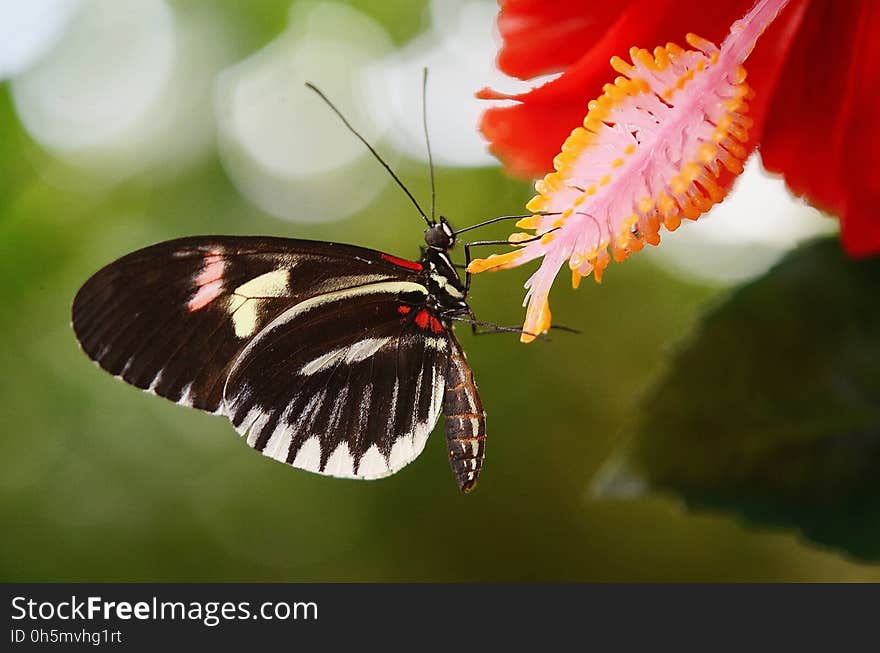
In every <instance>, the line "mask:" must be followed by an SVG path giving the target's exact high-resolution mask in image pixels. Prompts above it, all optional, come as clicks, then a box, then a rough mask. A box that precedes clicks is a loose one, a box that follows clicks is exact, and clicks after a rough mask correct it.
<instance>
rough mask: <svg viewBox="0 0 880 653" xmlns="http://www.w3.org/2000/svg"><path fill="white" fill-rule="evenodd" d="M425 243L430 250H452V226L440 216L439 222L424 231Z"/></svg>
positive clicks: (453, 242)
mask: <svg viewBox="0 0 880 653" xmlns="http://www.w3.org/2000/svg"><path fill="white" fill-rule="evenodd" d="M425 243H427V245H428V247H430V248H431V249H439V250H442V251H446V250H448V249H452V248H453V247H454V246H455V231H453V230H452V225H450V224H449V221H448V220H447V219H446V218H445V217H443V216H442V215H441V216H440V222H438V223H437V224H435V225H432V226H430V227H428V228H427V229H426V230H425Z"/></svg>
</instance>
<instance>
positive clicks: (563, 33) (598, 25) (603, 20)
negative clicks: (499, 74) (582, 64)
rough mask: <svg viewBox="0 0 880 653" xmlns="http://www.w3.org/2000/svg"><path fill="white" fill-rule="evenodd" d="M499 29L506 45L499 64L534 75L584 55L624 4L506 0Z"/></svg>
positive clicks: (512, 71)
mask: <svg viewBox="0 0 880 653" xmlns="http://www.w3.org/2000/svg"><path fill="white" fill-rule="evenodd" d="M499 4H500V5H501V11H500V12H499V14H498V31H499V32H500V33H501V38H503V39H504V46H503V47H502V48H501V51H500V52H499V53H498V67H499V68H500V69H501V70H503V71H504V72H506V73H507V74H508V75H512V76H513V77H519V78H521V79H528V78H530V77H536V76H538V75H543V74H545V73H553V72H558V71H560V70H564V69H565V68H567V67H568V66H570V65H571V64H573V63H574V62H575V61H577V60H578V59H580V58H581V56H582V55H583V54H584V44H585V43H593V42H595V41H598V40H599V39H601V38H602V34H603V32H604V31H605V29H606V27H607V26H608V25H609V24H610V23H612V22H613V21H614V18H615V16H616V14H617V13H618V11H619V9H618V7H617V6H615V3H613V2H595V0H569V1H568V2H547V0H501V1H500V3H499Z"/></svg>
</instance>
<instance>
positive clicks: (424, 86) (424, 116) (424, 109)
mask: <svg viewBox="0 0 880 653" xmlns="http://www.w3.org/2000/svg"><path fill="white" fill-rule="evenodd" d="M422 129H424V131H425V145H426V146H427V147H428V171H429V172H430V173H431V222H432V223H434V224H437V219H436V217H435V213H434V210H435V206H436V203H437V192H436V188H435V186H434V158H433V157H432V156H431V138H430V137H429V136H428V69H427V68H422Z"/></svg>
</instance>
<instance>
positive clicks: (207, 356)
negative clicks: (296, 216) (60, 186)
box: [73, 236, 421, 412]
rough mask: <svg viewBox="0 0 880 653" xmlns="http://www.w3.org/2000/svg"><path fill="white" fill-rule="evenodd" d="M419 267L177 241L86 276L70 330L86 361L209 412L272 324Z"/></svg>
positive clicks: (308, 250) (260, 243)
mask: <svg viewBox="0 0 880 653" xmlns="http://www.w3.org/2000/svg"><path fill="white" fill-rule="evenodd" d="M420 269H421V266H420V265H419V264H418V263H414V262H410V261H405V260H401V259H396V258H395V257H391V256H388V255H386V254H382V253H380V252H376V251H373V250H369V249H364V248H360V247H354V246H350V245H337V244H333V243H322V242H315V241H302V240H291V239H284V238H264V237H234V236H207V237H194V238H183V239H179V240H172V241H167V242H164V243H159V244H157V245H153V246H151V247H147V248H145V249H142V250H138V251H136V252H133V253H131V254H129V255H127V256H124V257H123V258H121V259H119V260H117V261H115V262H113V263H111V264H109V265H107V266H106V267H104V268H103V269H101V270H100V271H98V272H97V273H96V274H95V275H93V276H92V277H91V278H90V279H89V280H88V281H87V282H86V283H85V284H84V285H83V287H82V288H81V289H80V291H79V292H78V293H77V296H76V299H75V300H74V304H73V327H74V330H75V331H76V334H77V338H78V339H79V341H80V344H81V345H82V347H83V349H84V350H85V352H86V353H87V354H88V355H89V357H90V358H92V359H93V360H94V361H96V362H97V363H98V364H99V365H100V366H101V367H102V368H104V369H105V370H107V371H108V372H110V373H111V374H114V375H116V376H119V377H121V378H122V379H123V380H125V381H127V382H128V383H131V384H133V385H135V386H137V387H139V388H142V389H145V390H149V391H152V392H155V393H156V394H158V395H160V396H162V397H166V398H168V399H171V400H172V401H176V402H178V403H183V404H186V405H191V406H194V407H196V408H201V409H203V410H207V411H210V412H217V411H218V410H220V409H221V399H222V394H223V387H224V384H225V381H226V377H227V376H228V373H229V369H230V366H231V364H232V363H233V361H234V360H235V359H236V358H237V357H238V356H239V354H240V353H241V352H242V350H243V349H244V348H245V346H246V345H247V344H248V343H249V342H250V341H251V340H252V339H253V337H254V336H255V335H256V334H257V333H258V332H259V331H260V330H261V329H262V328H263V327H264V326H265V325H266V324H268V323H269V322H270V321H271V320H272V319H273V318H274V317H276V316H277V315H279V314H280V313H282V312H283V311H284V310H286V309H288V308H289V307H291V306H294V305H296V304H298V303H300V302H303V301H307V300H308V299H310V298H312V297H315V296H318V295H322V294H327V293H332V292H338V291H341V290H346V289H349V288H353V287H356V286H360V285H364V284H370V283H380V282H383V281H400V280H407V279H413V278H415V276H417V275H418V272H419V270H420Z"/></svg>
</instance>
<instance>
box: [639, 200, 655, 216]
mask: <svg viewBox="0 0 880 653" xmlns="http://www.w3.org/2000/svg"><path fill="white" fill-rule="evenodd" d="M654 205H655V202H654V198H652V197H643V198H642V199H640V200H639V202H638V209H639V212H640V213H648V212H650V211H652V210H653V209H654Z"/></svg>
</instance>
